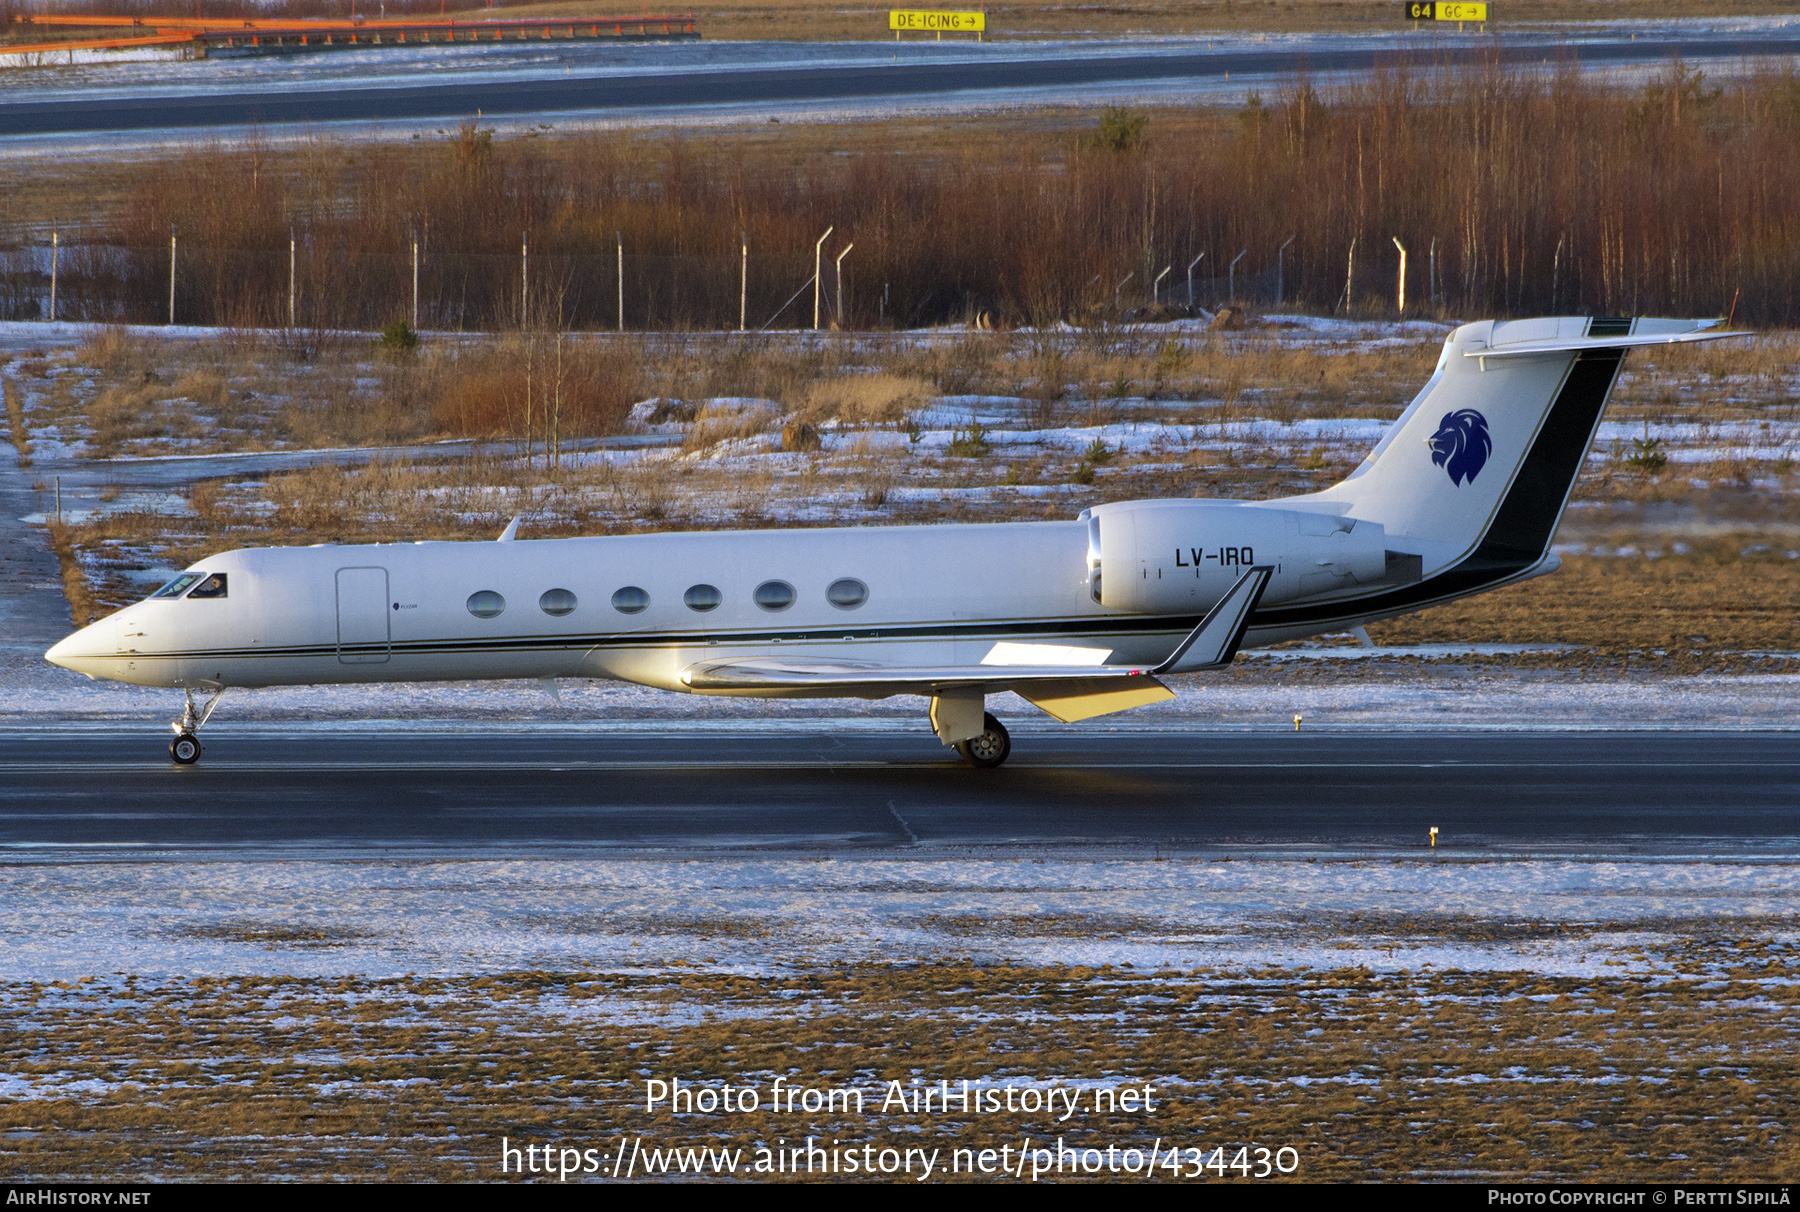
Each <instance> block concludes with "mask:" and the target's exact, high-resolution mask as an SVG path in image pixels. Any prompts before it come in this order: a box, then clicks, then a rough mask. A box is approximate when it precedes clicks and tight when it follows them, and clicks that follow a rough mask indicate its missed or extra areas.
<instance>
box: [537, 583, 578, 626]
mask: <svg viewBox="0 0 1800 1212" xmlns="http://www.w3.org/2000/svg"><path fill="white" fill-rule="evenodd" d="M575 605H576V602H575V595H574V594H573V593H571V592H569V591H568V590H567V589H546V590H544V596H543V597H541V598H539V599H538V609H539V610H541V611H543V612H544V613H545V614H548V615H553V616H555V617H556V618H559V619H560V618H562V616H563V615H565V614H572V613H574V610H575Z"/></svg>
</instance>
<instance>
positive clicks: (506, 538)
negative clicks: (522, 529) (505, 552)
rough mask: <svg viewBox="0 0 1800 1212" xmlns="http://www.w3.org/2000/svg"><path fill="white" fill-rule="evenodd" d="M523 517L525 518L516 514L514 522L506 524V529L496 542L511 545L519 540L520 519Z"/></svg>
mask: <svg viewBox="0 0 1800 1212" xmlns="http://www.w3.org/2000/svg"><path fill="white" fill-rule="evenodd" d="M523 516H524V515H523V514H514V515H513V520H512V521H510V522H508V523H507V524H506V529H505V530H502V531H501V532H500V537H499V538H497V539H495V540H494V542H496V543H510V542H512V541H513V540H514V539H516V538H518V537H519V519H520V518H521V517H523Z"/></svg>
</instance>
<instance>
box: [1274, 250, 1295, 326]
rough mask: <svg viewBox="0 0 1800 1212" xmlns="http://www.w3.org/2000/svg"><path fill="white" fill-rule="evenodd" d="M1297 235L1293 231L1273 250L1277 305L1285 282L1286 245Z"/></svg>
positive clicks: (1279, 303) (1278, 305)
mask: <svg viewBox="0 0 1800 1212" xmlns="http://www.w3.org/2000/svg"><path fill="white" fill-rule="evenodd" d="M1298 237H1299V233H1298V232H1296V233H1294V235H1292V236H1289V237H1288V238H1287V239H1286V241H1284V242H1283V243H1282V245H1281V247H1280V248H1278V249H1276V250H1275V306H1277V307H1280V306H1281V300H1282V296H1283V291H1284V289H1285V287H1286V284H1287V283H1286V274H1285V270H1286V269H1287V250H1288V245H1289V244H1292V243H1293V242H1294V241H1295V240H1296V239H1297V238H1298Z"/></svg>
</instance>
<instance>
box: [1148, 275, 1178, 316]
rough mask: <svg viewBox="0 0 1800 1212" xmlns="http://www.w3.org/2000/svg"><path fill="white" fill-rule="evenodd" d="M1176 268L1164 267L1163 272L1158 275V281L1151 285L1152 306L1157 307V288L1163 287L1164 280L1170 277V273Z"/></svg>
mask: <svg viewBox="0 0 1800 1212" xmlns="http://www.w3.org/2000/svg"><path fill="white" fill-rule="evenodd" d="M1174 268H1175V267H1174V266H1173V265H1165V266H1163V271H1162V272H1161V273H1159V274H1157V275H1156V281H1154V282H1152V283H1150V306H1152V307H1155V306H1156V297H1157V293H1158V292H1157V288H1158V287H1159V286H1161V285H1162V280H1163V279H1164V278H1166V277H1168V276H1169V271H1170V270H1171V269H1174Z"/></svg>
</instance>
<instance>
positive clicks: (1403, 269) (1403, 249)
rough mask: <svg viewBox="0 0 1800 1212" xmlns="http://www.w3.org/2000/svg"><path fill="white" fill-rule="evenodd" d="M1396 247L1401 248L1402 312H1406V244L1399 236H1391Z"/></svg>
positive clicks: (1402, 313) (1403, 313)
mask: <svg viewBox="0 0 1800 1212" xmlns="http://www.w3.org/2000/svg"><path fill="white" fill-rule="evenodd" d="M1390 239H1392V240H1393V241H1394V247H1395V248H1397V249H1399V250H1400V314H1401V315H1405V314H1406V245H1404V244H1402V243H1400V237H1399V236H1392V237H1390Z"/></svg>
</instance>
